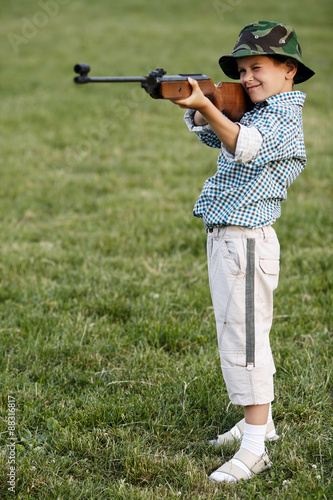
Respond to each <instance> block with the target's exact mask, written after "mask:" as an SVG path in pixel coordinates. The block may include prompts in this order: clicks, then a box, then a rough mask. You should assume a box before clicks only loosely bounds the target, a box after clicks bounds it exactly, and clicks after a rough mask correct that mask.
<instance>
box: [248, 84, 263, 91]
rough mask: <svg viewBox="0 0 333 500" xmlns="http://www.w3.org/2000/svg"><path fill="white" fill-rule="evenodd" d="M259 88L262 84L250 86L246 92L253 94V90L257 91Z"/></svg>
mask: <svg viewBox="0 0 333 500" xmlns="http://www.w3.org/2000/svg"><path fill="white" fill-rule="evenodd" d="M258 87H260V83H258V84H257V85H250V86H249V87H246V90H247V91H248V92H251V91H252V90H255V89H257V88H258Z"/></svg>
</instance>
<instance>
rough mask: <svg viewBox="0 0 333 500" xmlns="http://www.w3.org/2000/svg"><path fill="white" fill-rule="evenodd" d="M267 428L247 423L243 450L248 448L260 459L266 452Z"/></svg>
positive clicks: (242, 445)
mask: <svg viewBox="0 0 333 500" xmlns="http://www.w3.org/2000/svg"><path fill="white" fill-rule="evenodd" d="M266 427H267V424H265V425H251V424H247V423H246V422H245V427H244V435H243V438H242V443H241V448H246V449H247V450H250V451H252V453H254V454H255V455H257V456H258V457H260V456H261V455H262V454H263V453H264V451H265V435H266Z"/></svg>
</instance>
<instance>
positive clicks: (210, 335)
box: [0, 0, 333, 500]
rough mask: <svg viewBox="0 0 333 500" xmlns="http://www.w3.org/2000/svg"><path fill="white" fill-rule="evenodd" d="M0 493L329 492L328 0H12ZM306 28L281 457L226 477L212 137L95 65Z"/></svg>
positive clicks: (227, 421) (0, 283)
mask: <svg viewBox="0 0 333 500" xmlns="http://www.w3.org/2000/svg"><path fill="white" fill-rule="evenodd" d="M1 3H2V5H1V16H2V17H1V18H2V23H1V28H0V32H1V44H0V66H1V80H0V87H1V92H0V112H1V120H0V127H1V130H0V144H1V156H0V161H1V181H0V191H1V196H0V203H1V212H0V213H1V245H0V273H1V279H0V318H1V322H0V348H1V356H0V363H1V372H0V384H1V386H0V387H1V407H0V412H1V420H0V445H1V448H0V497H1V498H4V499H5V498H6V499H7V498H19V499H30V498H37V499H61V500H67V499H76V500H78V499H103V500H104V499H116V500H128V499H131V500H132V499H133V500H136V499H140V500H155V499H176V498H186V499H224V498H227V499H244V500H248V499H275V498H286V499H308V498H309V499H329V498H332V494H333V492H332V484H331V481H332V425H333V423H332V420H333V419H332V380H331V372H332V288H331V285H332V274H333V273H332V227H333V224H332V168H331V161H332V137H331V135H332V132H331V131H332V128H331V124H332V77H333V74H332V56H331V47H332V22H331V21H332V7H331V2H330V1H329V0H319V1H318V2H312V1H310V0H291V1H286V0H281V1H280V2H279V3H277V2H273V1H272V0H266V1H265V2H254V1H252V0H250V1H248V2H246V1H245V0H222V1H217V0H216V1H215V0H214V1H211V2H200V1H199V0H184V1H182V2H179V1H177V2H176V1H175V0H165V1H164V2H152V1H149V0H121V1H117V2H116V1H114V0H111V1H107V0H95V1H94V2H89V1H88V0H80V1H79V0H40V1H34V0H33V1H30V2H26V1H23V0H16V1H15V2H4V1H2V2H1ZM260 19H269V20H273V21H282V22H285V23H288V24H291V25H292V26H294V27H295V29H296V31H297V33H298V35H299V38H300V41H301V46H302V49H303V56H304V61H305V63H306V64H308V65H309V66H310V67H311V68H313V69H314V70H315V71H316V76H315V77H314V78H313V79H311V80H309V82H307V83H305V84H302V85H300V86H299V90H302V91H304V92H305V93H307V99H306V103H305V108H304V132H305V138H306V147H307V154H308V164H307V167H306V169H305V171H304V172H303V173H302V175H301V176H300V178H299V179H298V180H297V182H295V184H294V185H293V186H292V187H291V188H290V190H289V192H288V200H287V201H286V202H285V203H284V204H283V208H282V217H281V218H280V219H279V220H278V221H277V223H276V224H275V229H276V231H277V233H278V236H279V239H280V243H281V276H280V283H279V288H278V290H277V291H276V294H275V312H274V315H275V318H274V323H273V329H272V333H271V343H272V348H273V353H274V359H275V363H276V368H277V373H276V375H275V392H276V399H275V402H274V420H275V425H276V427H277V431H278V433H279V434H280V437H281V438H280V439H279V440H278V441H277V442H276V443H272V444H269V454H270V457H271V459H272V460H273V462H274V468H273V469H272V470H270V471H267V472H265V473H263V474H262V475H260V476H257V477H255V478H254V479H252V480H251V481H249V482H247V483H239V484H237V485H235V484H234V485H228V484H227V485H217V484H214V483H211V482H210V481H209V480H208V475H209V474H210V472H211V471H212V470H214V469H215V468H217V467H218V466H220V465H221V464H222V463H223V462H224V461H226V460H229V459H230V458H231V457H232V455H233V454H234V452H235V451H236V449H237V447H224V448H222V449H220V450H216V449H212V448H211V447H210V446H209V445H208V444H207V443H208V441H209V440H210V439H213V438H214V437H215V436H216V434H217V433H222V432H225V431H226V430H227V429H229V428H230V427H231V426H232V425H233V424H234V423H235V422H236V421H237V420H238V419H240V418H242V409H241V408H240V407H236V406H233V405H231V404H230V403H229V399H228V396H227V393H226V389H225V386H224V383H223V380H222V374H221V370H220V366H219V359H218V351H217V342H216V333H215V324H214V316H213V310H212V307H211V300H210V295H209V289H208V278H207V268H206V255H205V239H206V234H205V231H204V229H203V225H202V221H200V220H198V219H195V218H194V217H193V216H192V208H193V205H194V203H195V201H196V199H197V196H198V195H199V193H200V190H201V187H202V184H203V182H204V181H205V179H206V178H207V177H208V176H210V175H212V174H213V173H214V172H215V168H216V157H217V150H212V149H209V148H207V147H205V146H203V145H202V144H201V143H200V142H199V141H198V140H197V139H196V137H195V136H194V135H191V134H189V133H188V131H187V127H186V125H185V123H184V121H183V110H181V109H179V108H177V107H176V106H174V105H172V104H171V103H170V102H168V101H161V100H159V101H157V100H153V99H151V98H150V97H149V96H148V95H147V94H146V93H145V92H144V90H142V89H141V88H140V84H113V85H107V84H95V85H85V86H83V85H82V86H76V85H74V84H73V81H72V80H73V76H74V73H73V66H74V64H75V63H78V62H84V63H89V64H90V65H91V67H92V70H91V73H92V74H94V75H147V74H148V73H149V72H150V71H151V70H154V69H156V68H161V67H162V68H164V69H165V70H166V71H167V72H168V73H169V74H177V73H189V72H201V73H205V74H208V75H209V76H210V77H211V78H212V79H213V81H214V82H216V83H217V82H218V81H219V80H226V78H224V76H223V74H222V73H221V70H220V68H219V66H218V59H219V57H220V56H221V55H222V54H225V53H228V52H229V51H230V50H231V49H232V47H233V45H234V43H235V41H236V39H237V35H238V33H239V31H240V29H241V28H242V27H243V26H244V25H245V24H247V23H249V22H252V21H255V20H260Z"/></svg>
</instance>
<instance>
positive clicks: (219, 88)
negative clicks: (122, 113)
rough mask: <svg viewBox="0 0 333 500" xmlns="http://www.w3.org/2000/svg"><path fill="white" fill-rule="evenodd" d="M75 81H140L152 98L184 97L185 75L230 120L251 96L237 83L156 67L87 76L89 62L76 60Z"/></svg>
mask: <svg viewBox="0 0 333 500" xmlns="http://www.w3.org/2000/svg"><path fill="white" fill-rule="evenodd" d="M74 71H75V73H77V74H78V75H79V76H76V77H74V82H75V83H101V82H106V83H114V82H121V83H128V82H141V87H142V88H144V89H145V91H146V92H147V93H148V94H149V95H150V96H151V97H153V98H154V99H170V100H174V99H185V98H186V97H189V96H190V95H191V93H192V89H191V86H190V84H189V82H188V78H189V77H191V78H193V79H194V80H197V82H198V83H199V87H200V88H201V90H202V92H203V93H204V94H205V96H207V97H208V98H209V99H210V100H211V101H212V103H213V104H214V106H215V107H216V108H217V109H218V110H219V111H223V113H224V114H225V115H227V116H228V117H229V118H230V120H232V121H235V122H236V121H239V120H240V119H241V118H242V116H243V115H244V113H246V112H247V111H249V110H250V109H251V108H252V103H251V100H250V99H249V97H248V95H247V94H246V93H245V91H244V89H243V87H242V86H241V84H240V83H233V82H223V83H222V82H220V83H219V84H218V85H214V83H213V81H212V80H211V79H210V78H209V77H208V76H206V75H202V74H200V73H193V74H179V75H167V74H166V71H164V69H156V70H155V71H152V72H151V73H149V75H148V76H89V75H88V73H89V72H90V66H89V64H76V65H75V66H74Z"/></svg>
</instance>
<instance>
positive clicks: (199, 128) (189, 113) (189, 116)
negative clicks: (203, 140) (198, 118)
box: [184, 109, 212, 134]
mask: <svg viewBox="0 0 333 500" xmlns="http://www.w3.org/2000/svg"><path fill="white" fill-rule="evenodd" d="M194 114H195V109H187V110H186V113H185V116H184V120H185V123H186V125H187V126H188V129H189V131H190V132H196V133H201V134H202V133H205V132H211V131H212V128H211V126H210V125H209V124H208V123H207V125H195V124H194Z"/></svg>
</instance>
